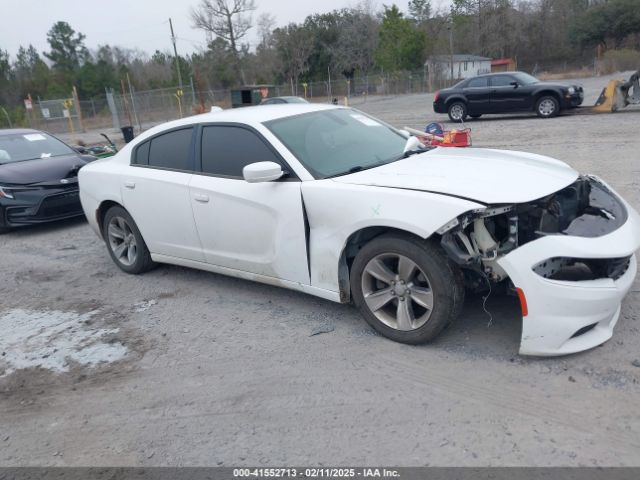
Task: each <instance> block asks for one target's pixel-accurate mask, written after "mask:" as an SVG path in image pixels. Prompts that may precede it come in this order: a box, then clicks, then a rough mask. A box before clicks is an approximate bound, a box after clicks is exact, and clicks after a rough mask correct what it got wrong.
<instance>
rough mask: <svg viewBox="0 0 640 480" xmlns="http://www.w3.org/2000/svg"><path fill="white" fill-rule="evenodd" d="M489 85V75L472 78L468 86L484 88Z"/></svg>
mask: <svg viewBox="0 0 640 480" xmlns="http://www.w3.org/2000/svg"><path fill="white" fill-rule="evenodd" d="M486 86H487V77H481V78H472V79H471V80H469V83H468V84H467V88H482V87H486Z"/></svg>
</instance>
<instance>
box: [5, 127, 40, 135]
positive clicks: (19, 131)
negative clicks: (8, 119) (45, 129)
mask: <svg viewBox="0 0 640 480" xmlns="http://www.w3.org/2000/svg"><path fill="white" fill-rule="evenodd" d="M28 133H40V130H34V129H32V128H2V129H0V137H1V136H3V135H26V134H28Z"/></svg>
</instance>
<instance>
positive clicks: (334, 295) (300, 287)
mask: <svg viewBox="0 0 640 480" xmlns="http://www.w3.org/2000/svg"><path fill="white" fill-rule="evenodd" d="M151 259H152V260H153V261H154V262H158V263H168V264H171V265H178V266H181V267H189V268H195V269H197V270H205V271H207V272H212V273H219V274H221V275H227V276H229V277H236V278H242V279H244V280H251V281H253V282H259V283H266V284H267V285H273V286H275V287H284V288H288V289H290V290H297V291H299V292H304V293H308V294H309V295H313V296H315V297H320V298H324V299H325V300H331V301H332V302H336V303H342V302H341V301H340V293H339V292H334V291H333V290H325V289H324V288H318V287H313V286H311V285H304V284H302V283H297V282H291V281H289V280H282V279H279V278H275V277H268V276H266V275H259V274H256V273H251V272H245V271H243V270H235V269H233V268H228V267H220V266H218V265H212V264H210V263H204V262H198V261H195V260H187V259H184V258H178V257H171V256H169V255H159V254H156V253H152V254H151Z"/></svg>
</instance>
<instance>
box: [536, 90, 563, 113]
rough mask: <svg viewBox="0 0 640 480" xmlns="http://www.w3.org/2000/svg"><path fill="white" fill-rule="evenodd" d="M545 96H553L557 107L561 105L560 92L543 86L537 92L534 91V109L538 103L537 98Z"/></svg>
mask: <svg viewBox="0 0 640 480" xmlns="http://www.w3.org/2000/svg"><path fill="white" fill-rule="evenodd" d="M546 96H550V97H553V98H555V99H556V100H557V101H558V108H561V107H562V103H561V100H562V95H561V94H560V92H558V91H557V90H552V89H548V88H545V89H543V90H540V91H539V92H536V94H535V95H534V98H535V101H534V102H533V108H534V110H535V108H536V106H537V104H538V100H540V98H541V97H546Z"/></svg>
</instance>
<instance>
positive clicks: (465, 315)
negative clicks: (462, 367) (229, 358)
mask: <svg viewBox="0 0 640 480" xmlns="http://www.w3.org/2000/svg"><path fill="white" fill-rule="evenodd" d="M166 269H168V270H169V271H167V270H166ZM187 272H188V278H189V280H190V281H194V282H196V283H197V284H198V285H200V286H202V285H206V286H207V287H206V289H207V290H210V291H217V292H221V291H224V292H225V298H227V299H228V298H230V297H231V296H233V292H238V291H242V290H244V291H246V289H247V288H251V290H252V291H253V292H255V296H256V297H257V298H267V299H269V301H268V302H267V303H264V302H263V303H262V304H261V308H266V309H267V310H268V312H267V315H268V316H269V318H271V319H272V321H273V322H274V325H273V328H277V326H278V325H280V324H281V323H282V322H285V323H289V322H294V324H292V325H291V326H290V328H291V329H292V330H296V329H302V332H300V333H302V334H304V335H305V336H308V335H309V334H310V333H311V331H312V330H313V328H315V327H317V324H327V323H330V324H331V325H332V326H333V327H334V328H335V331H332V334H333V335H340V336H341V338H340V339H339V340H338V339H336V341H339V342H346V343H349V342H352V341H358V342H366V343H371V344H372V346H374V345H376V344H378V343H379V342H392V341H391V340H388V339H386V338H385V337H383V336H382V335H379V334H377V333H376V332H375V331H374V330H373V329H372V328H371V327H370V326H369V325H368V324H367V323H366V322H365V321H364V319H363V318H362V317H361V315H360V313H359V312H358V310H357V309H356V307H355V306H354V305H353V304H339V303H335V302H331V301H329V300H324V299H322V298H319V297H314V296H310V295H308V294H305V293H303V292H298V291H295V290H289V289H285V288H282V287H278V286H272V285H266V284H262V283H256V282H252V281H250V280H244V279H239V278H233V277H228V276H225V275H221V274H216V273H211V272H206V271H203V270H192V269H190V268H187V267H178V266H165V265H163V266H161V267H160V268H158V269H156V270H154V271H152V272H149V273H148V274H147V275H159V276H164V275H167V274H168V275H170V276H173V275H175V276H178V277H182V280H184V279H185V277H184V274H185V273H187ZM226 301H229V300H226ZM283 312H284V313H283ZM294 312H295V313H294ZM261 328H269V327H267V326H265V325H264V324H262V325H261ZM306 330H309V331H308V332H307V331H306ZM521 332H522V316H521V312H520V304H519V302H518V299H517V297H515V296H511V295H506V294H502V293H500V294H498V293H493V294H491V295H489V296H488V297H487V298H486V301H485V297H483V296H482V295H477V294H468V295H467V298H466V299H465V307H464V309H463V311H462V313H461V315H460V316H459V318H457V319H456V320H454V321H453V322H452V323H451V325H450V326H449V327H447V328H446V329H445V330H444V331H443V332H442V333H441V334H440V335H439V336H438V337H437V338H436V339H435V340H434V341H433V342H431V343H428V344H424V345H417V346H413V347H410V348H418V349H420V348H424V349H428V350H430V351H442V352H447V353H455V354H456V355H460V356H464V357H465V358H471V359H474V358H483V357H491V358H496V359H500V360H504V361H513V359H514V358H515V357H517V354H518V349H519V346H520V336H521ZM392 343H393V342H392ZM397 345H398V346H400V347H401V348H406V347H407V346H406V345H401V344H397ZM392 348H393V347H392Z"/></svg>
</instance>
